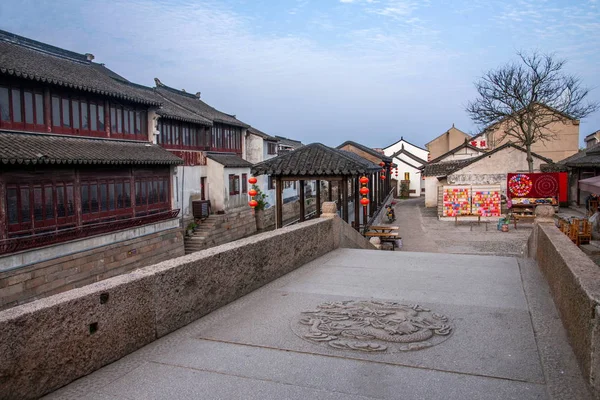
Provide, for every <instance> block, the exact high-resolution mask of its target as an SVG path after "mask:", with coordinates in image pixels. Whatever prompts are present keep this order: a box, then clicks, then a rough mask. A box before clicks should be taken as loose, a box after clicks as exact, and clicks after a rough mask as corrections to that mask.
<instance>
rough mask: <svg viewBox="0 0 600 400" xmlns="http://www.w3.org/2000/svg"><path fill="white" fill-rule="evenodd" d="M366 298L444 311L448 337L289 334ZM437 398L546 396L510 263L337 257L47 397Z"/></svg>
mask: <svg viewBox="0 0 600 400" xmlns="http://www.w3.org/2000/svg"><path fill="white" fill-rule="evenodd" d="M373 282H375V283H373ZM494 283H496V284H494ZM342 287H347V288H349V289H345V290H344V291H340V290H339V288H342ZM336 288H337V289H336ZM371 297H373V299H378V300H383V301H397V302H402V303H419V304H421V305H422V306H424V307H427V308H430V309H432V310H434V311H436V312H439V313H442V314H444V315H447V316H448V317H449V318H450V323H451V324H452V326H453V328H454V330H453V333H452V334H451V336H450V337H448V338H447V339H446V340H445V341H443V342H441V343H439V344H437V345H435V346H433V347H430V348H426V349H422V350H417V351H408V352H402V351H390V352H385V353H365V352H361V351H354V350H338V349H335V348H331V347H329V346H328V345H327V344H323V343H314V342H312V341H309V340H307V339H305V338H301V337H300V336H298V335H297V334H296V333H295V331H296V332H298V330H297V321H298V319H299V318H300V315H301V312H302V311H305V310H311V309H314V308H315V307H316V306H317V305H318V304H321V303H323V302H330V301H340V300H353V299H370V298H371ZM436 397H440V398H444V399H470V398H477V399H546V398H548V397H547V385H546V378H545V374H544V370H543V368H542V365H541V363H540V354H539V352H538V347H537V344H536V337H535V335H534V331H533V328H532V323H531V318H530V314H529V310H528V307H527V301H526V298H525V294H524V292H523V286H522V283H521V274H520V272H519V265H518V263H517V262H516V260H515V259H513V258H507V257H485V256H469V255H446V254H425V253H407V252H377V251H361V250H349V249H340V250H336V251H334V252H331V253H329V254H327V255H325V256H324V257H321V258H319V259H317V260H315V261H313V262H311V263H309V264H307V265H306V266H304V267H302V268H300V269H298V270H296V271H294V272H292V273H290V274H288V275H286V276H284V277H282V278H280V279H279V280H277V281H274V282H272V283H271V284H269V285H267V286H265V287H263V288H261V289H259V290H257V291H255V292H253V293H251V294H249V295H247V296H245V297H243V298H241V299H239V300H237V301H235V302H233V303H231V304H230V305H228V306H226V307H223V308H221V309H219V310H217V311H215V312H213V313H211V314H210V315H208V316H206V317H204V318H202V319H200V320H198V321H196V322H194V323H192V324H190V325H188V326H186V327H184V328H182V329H180V330H179V331H176V332H174V333H172V334H170V335H168V336H166V337H164V338H161V339H159V340H158V341H156V342H154V343H152V344H150V345H148V346H146V347H144V348H143V349H140V350H139V351H137V352H135V353H133V354H131V355H129V356H127V357H125V358H123V359H122V360H119V361H117V362H115V363H113V364H111V365H109V366H107V367H105V368H103V369H101V370H99V371H96V372H95V373H92V374H91V375H89V376H87V377H84V378H82V379H80V380H78V381H76V382H74V383H72V384H71V385H69V386H67V387H65V388H63V389H61V390H59V391H57V392H55V393H53V394H51V395H49V396H47V399H81V398H89V399H93V398H99V399H174V398H177V399H187V398H190V399H192V398H194V399H198V398H202V399H218V398H223V399H238V398H239V399H254V398H256V399H259V398H260V399H286V398H289V399H300V398H302V399H313V398H314V399H342V398H343V399H363V398H369V399H397V398H403V399H422V398H436Z"/></svg>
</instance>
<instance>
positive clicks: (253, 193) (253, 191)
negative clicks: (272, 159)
mask: <svg viewBox="0 0 600 400" xmlns="http://www.w3.org/2000/svg"><path fill="white" fill-rule="evenodd" d="M256 182H258V179H256V178H255V177H253V176H252V177H250V179H248V183H250V184H251V185H256ZM257 194H258V192H257V191H256V189H254V188H252V189H250V190H249V191H248V196H250V198H251V199H250V201H249V202H248V205H249V206H250V207H252V208H254V207H256V206H257V205H258V201H256V200H255V199H254V196H256V195H257Z"/></svg>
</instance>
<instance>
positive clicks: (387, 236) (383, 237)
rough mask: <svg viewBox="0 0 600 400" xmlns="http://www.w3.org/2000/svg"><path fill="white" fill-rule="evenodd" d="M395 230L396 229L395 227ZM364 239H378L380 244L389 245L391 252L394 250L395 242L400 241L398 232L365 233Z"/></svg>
mask: <svg viewBox="0 0 600 400" xmlns="http://www.w3.org/2000/svg"><path fill="white" fill-rule="evenodd" d="M395 228H396V230H397V229H398V228H397V227H395ZM364 236H365V237H378V238H379V240H380V241H381V243H391V244H392V250H395V249H396V240H398V239H402V238H401V237H400V235H399V234H398V232H367V233H365V235H364Z"/></svg>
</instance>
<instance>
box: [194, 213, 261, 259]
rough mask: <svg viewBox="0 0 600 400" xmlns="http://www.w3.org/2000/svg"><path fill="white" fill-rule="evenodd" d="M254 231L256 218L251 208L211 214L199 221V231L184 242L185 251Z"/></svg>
mask: <svg viewBox="0 0 600 400" xmlns="http://www.w3.org/2000/svg"><path fill="white" fill-rule="evenodd" d="M255 233H256V219H255V217H254V212H253V210H252V209H251V208H249V207H245V208H244V209H238V210H237V211H235V210H234V211H232V212H228V213H227V214H213V215H211V216H210V217H209V218H208V219H207V220H205V221H204V222H201V223H200V231H199V232H197V233H196V235H194V236H193V237H191V238H187V239H186V242H185V247H186V252H187V253H191V252H194V251H199V250H204V249H208V248H210V247H214V246H218V245H221V244H225V243H229V242H232V241H234V240H238V239H241V238H245V237H248V236H250V235H253V234H255Z"/></svg>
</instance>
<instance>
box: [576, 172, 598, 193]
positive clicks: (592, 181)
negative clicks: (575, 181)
mask: <svg viewBox="0 0 600 400" xmlns="http://www.w3.org/2000/svg"><path fill="white" fill-rule="evenodd" d="M579 189H581V190H584V191H586V192H590V193H595V194H600V176H594V177H593V178H587V179H580V180H579Z"/></svg>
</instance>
